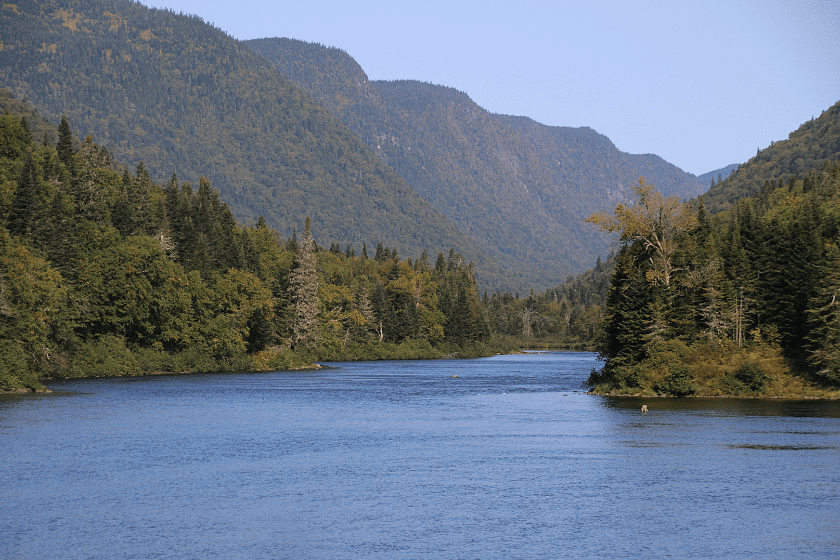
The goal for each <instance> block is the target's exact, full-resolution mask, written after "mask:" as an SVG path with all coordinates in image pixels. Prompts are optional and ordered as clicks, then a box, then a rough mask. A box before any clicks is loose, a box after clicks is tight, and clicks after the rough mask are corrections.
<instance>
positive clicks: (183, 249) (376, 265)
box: [0, 114, 495, 390]
mask: <svg viewBox="0 0 840 560" xmlns="http://www.w3.org/2000/svg"><path fill="white" fill-rule="evenodd" d="M0 149H1V150H2V153H0V187H2V188H1V189H0V390H13V389H17V388H31V389H34V388H37V387H39V386H40V383H41V382H42V381H43V380H44V379H47V378H67V377H78V376H126V375H142V374H147V373H155V372H175V373H180V372H198V371H202V372H208V371H233V370H236V371H243V370H270V369H292V368H299V367H304V366H306V365H308V364H311V363H312V362H313V361H315V360H324V359H406V358H429V357H448V356H451V357H457V356H474V355H487V354H491V353H493V351H494V348H495V347H494V340H493V339H492V338H491V335H490V322H489V318H488V316H487V311H486V307H485V306H484V304H483V303H482V300H481V297H480V294H479V291H478V288H477V285H476V280H475V274H474V270H473V265H472V264H471V263H466V262H465V261H464V259H463V258H462V257H461V255H460V254H458V253H456V252H455V251H450V252H449V255H448V256H444V255H443V254H442V253H441V254H439V255H438V256H437V259H436V260H435V261H434V262H433V261H432V260H431V259H430V257H429V256H428V255H427V254H426V253H425V251H424V252H423V253H422V254H421V255H419V257H418V258H417V260H416V261H415V262H412V260H411V259H410V258H407V259H402V258H401V257H400V256H399V255H398V254H397V251H396V249H392V248H388V247H383V246H382V245H381V244H380V245H379V246H377V247H376V249H375V251H373V250H371V251H370V253H369V251H368V248H367V247H366V246H364V245H363V246H362V247H356V248H354V247H351V246H349V245H347V246H345V247H340V246H338V245H336V244H333V245H332V247H330V249H326V248H324V247H319V246H318V244H317V243H316V241H315V238H314V235H313V231H312V225H311V223H310V221H309V219H308V218H307V220H306V226H305V229H304V231H303V232H301V235H298V234H297V232H295V233H294V234H293V235H292V236H291V237H290V238H281V237H280V236H279V234H278V233H277V232H276V231H273V230H271V229H270V228H268V227H267V226H266V224H265V221H264V220H262V219H260V220H259V221H258V222H257V223H256V224H255V225H252V226H249V227H243V226H240V225H238V224H237V223H236V221H235V220H234V218H233V215H232V213H231V212H230V209H229V208H228V206H227V205H226V204H224V203H223V202H222V201H221V200H220V199H219V195H218V193H217V192H216V191H215V190H214V189H213V188H212V186H211V185H210V182H209V181H208V180H207V179H204V178H202V179H201V181H200V183H199V185H198V187H197V188H194V187H193V186H192V185H191V184H189V183H187V182H179V181H178V178H177V176H176V175H174V174H173V176H172V178H171V180H170V181H169V182H168V184H165V185H157V184H155V183H154V182H153V181H151V179H150V177H149V174H148V171H147V170H146V168H145V166H144V165H143V163H139V164H138V165H137V167H136V168H135V169H133V170H129V169H126V168H124V167H121V166H120V165H118V164H117V163H115V162H114V161H113V160H112V158H111V156H110V154H109V153H108V151H107V150H106V149H104V148H102V147H99V146H98V145H97V144H96V143H95V142H94V141H93V139H92V138H91V137H90V136H88V137H87V138H86V139H85V140H84V141H83V142H78V141H76V140H75V139H74V138H73V135H72V132H71V131H70V128H69V126H68V124H67V121H66V120H64V119H63V120H62V122H61V124H60V126H59V127H58V134H57V142H56V143H55V144H53V142H51V141H50V139H49V137H47V136H44V139H43V140H42V141H35V139H34V138H33V135H32V133H31V129H30V127H29V124H28V121H27V119H26V117H25V116H24V117H19V116H14V115H9V114H6V115H2V116H0Z"/></svg>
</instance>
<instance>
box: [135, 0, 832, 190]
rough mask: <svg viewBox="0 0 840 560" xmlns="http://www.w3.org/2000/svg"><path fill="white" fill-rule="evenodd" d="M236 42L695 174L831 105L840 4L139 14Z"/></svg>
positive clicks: (310, 8)
mask: <svg viewBox="0 0 840 560" xmlns="http://www.w3.org/2000/svg"><path fill="white" fill-rule="evenodd" d="M143 1H144V3H145V4H146V5H149V6H155V7H167V8H170V9H173V10H175V11H176V12H179V11H183V12H184V13H190V14H197V15H199V16H201V17H202V18H204V20H205V21H208V22H211V23H213V24H214V25H215V26H216V27H218V28H220V29H223V30H224V31H226V32H227V33H228V34H230V35H231V36H233V37H236V38H238V39H254V38H259V37H291V38H294V39H301V40H304V41H309V42H315V43H321V44H324V45H328V46H334V47H338V48H341V49H343V50H345V51H346V52H347V53H348V54H350V56H352V57H353V58H354V59H356V61H357V62H358V63H359V64H360V65H361V66H362V68H363V69H364V70H365V72H367V75H368V77H369V78H370V79H371V80H396V79H415V80H422V81H426V82H432V83H435V84H441V85H446V86H450V87H454V88H456V89H459V90H461V91H463V92H465V93H467V94H468V95H469V96H470V97H471V98H472V99H473V100H474V101H475V102H476V103H478V104H479V105H480V106H482V107H484V108H485V109H487V110H489V111H492V112H494V113H503V114H510V115H524V116H528V117H531V118H533V119H534V120H536V121H538V122H541V123H543V124H547V125H555V126H589V127H591V128H593V129H595V130H597V131H598V132H600V133H602V134H604V135H606V136H607V137H609V138H610V139H611V140H612V141H613V142H614V143H615V145H616V146H617V147H618V148H619V149H620V150H622V151H625V152H629V153H634V154H636V153H654V154H657V155H659V156H662V157H663V158H665V159H666V160H667V161H669V162H671V163H673V164H675V165H677V166H678V167H680V168H682V169H683V170H685V171H688V172H690V173H695V174H698V175H699V174H702V173H705V172H708V171H712V170H714V169H718V168H720V167H723V166H725V165H728V164H730V163H741V162H744V161H746V160H747V159H749V158H750V157H752V156H754V155H755V153H756V149H758V148H765V147H767V146H768V145H769V144H770V142H771V141H777V140H783V139H785V138H787V136H788V134H789V133H790V132H792V131H793V130H795V129H796V128H797V127H798V126H799V125H800V124H802V123H804V122H806V121H807V120H809V119H810V118H811V117H812V116H813V117H817V116H819V115H820V113H821V112H822V111H824V110H826V109H828V108H829V107H830V106H831V105H833V104H834V103H836V102H837V101H840V1H837V0H836V1H825V0H811V1H776V0H763V1H738V0H721V1H718V0H715V1H694V2H674V1H673V0H670V1H662V2H644V1H641V0H639V1H636V2H629V1H604V0H592V1H588V2H581V1H574V2H566V1H537V0H517V1H516V2H493V1H492V0H491V1H490V2H488V1H487V0H482V1H476V0H464V1H461V0H448V1H439V0H431V1H422V2H417V1H415V2H410V3H409V2H394V1H393V0H391V1H373V0H357V1H347V0H305V1H301V0H295V1H294V2H288V1H278V0H235V1H230V0H226V1H224V2H222V1H217V0H209V1H208V0H143Z"/></svg>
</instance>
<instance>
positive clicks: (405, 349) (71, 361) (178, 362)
mask: <svg viewBox="0 0 840 560" xmlns="http://www.w3.org/2000/svg"><path fill="white" fill-rule="evenodd" d="M518 350H519V349H518V348H516V347H512V346H511V345H510V344H508V343H507V342H506V341H504V340H500V339H492V340H491V341H489V342H487V343H472V344H465V345H463V346H459V345H456V344H439V345H432V344H431V343H429V341H428V340H425V339H406V340H403V341H401V342H400V343H393V342H375V343H371V344H353V343H349V344H345V345H342V346H340V347H333V348H327V347H315V348H308V349H303V350H297V351H295V350H291V349H289V348H284V347H272V348H269V349H267V350H264V351H261V352H257V353H255V354H239V355H234V356H227V357H215V356H212V355H208V354H207V353H202V352H196V351H192V350H185V351H182V352H179V353H168V352H163V351H156V350H151V349H144V348H140V349H135V350H129V349H128V348H126V347H125V346H124V345H123V344H122V342H121V341H118V340H111V339H109V338H107V337H103V339H102V340H100V341H99V342H97V343H96V344H89V345H85V347H84V348H83V351H80V352H77V353H76V354H75V355H74V356H72V357H67V358H66V359H65V360H64V363H63V364H62V363H56V364H55V367H54V368H53V369H52V370H51V371H47V372H43V374H42V375H41V376H38V377H36V376H34V375H29V376H27V377H23V376H20V377H14V376H10V377H6V378H3V379H0V381H2V383H0V394H26V393H46V392H49V389H48V388H47V386H46V385H45V383H49V382H50V381H63V380H67V379H101V378H110V377H114V378H122V377H145V376H152V375H189V374H199V373H201V374H204V373H239V372H253V373H261V372H270V371H290V372H292V371H302V370H313V369H320V368H322V367H324V366H322V365H320V364H319V363H318V362H362V361H365V362H372V361H382V360H440V359H466V358H480V357H487V356H493V355H496V354H509V353H512V352H515V351H518Z"/></svg>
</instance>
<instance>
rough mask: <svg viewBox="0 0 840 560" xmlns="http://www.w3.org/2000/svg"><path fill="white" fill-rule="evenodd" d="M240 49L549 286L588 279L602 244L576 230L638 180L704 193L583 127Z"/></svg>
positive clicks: (280, 48)
mask: <svg viewBox="0 0 840 560" xmlns="http://www.w3.org/2000/svg"><path fill="white" fill-rule="evenodd" d="M245 44H246V45H247V46H248V47H250V48H252V49H254V50H255V51H256V52H258V53H260V54H262V55H263V56H265V57H266V59H267V60H269V61H271V62H272V63H273V64H274V65H275V67H276V68H277V69H278V71H280V73H281V74H283V75H284V76H286V77H287V78H289V79H290V80H291V81H292V82H293V83H295V84H297V85H298V86H300V87H301V88H303V89H305V90H306V91H308V92H309V93H310V94H311V95H313V97H314V98H315V99H316V101H317V102H318V103H320V104H321V105H322V106H324V107H325V108H326V109H327V110H329V111H331V112H332V113H333V114H335V115H336V116H338V117H339V118H340V119H341V120H342V121H343V122H344V123H345V124H347V126H348V127H350V128H351V130H353V131H354V132H356V133H357V134H358V135H359V137H360V138H361V139H362V140H363V141H365V142H366V143H367V144H368V145H369V146H370V147H371V148H372V149H374V150H375V152H376V153H377V155H379V156H380V158H382V160H383V161H385V162H386V163H388V164H389V165H390V166H391V167H393V168H394V169H395V170H396V171H397V172H398V173H399V174H400V175H401V176H402V177H403V178H404V179H405V180H406V181H407V182H408V183H409V184H410V185H411V186H412V187H414V189H415V190H416V191H417V192H418V193H420V195H421V196H423V198H425V199H426V200H428V201H429V202H431V203H432V204H433V205H434V206H435V207H436V208H438V209H439V210H440V211H441V212H442V213H443V214H444V215H446V216H447V217H449V218H450V219H452V220H453V221H454V222H455V223H456V224H457V225H458V226H459V227H460V228H461V229H462V230H463V231H465V232H466V233H467V234H468V235H470V236H472V237H473V238H474V239H477V240H478V241H480V242H482V243H483V244H484V246H485V247H486V248H488V251H491V254H494V256H497V254H498V253H501V254H502V255H501V256H497V258H498V259H501V260H502V261H503V260H505V258H508V259H513V260H514V262H515V266H523V267H525V266H527V265H528V264H530V263H532V262H533V263H534V264H536V265H537V266H538V267H539V268H540V269H541V270H543V271H546V272H547V274H550V275H552V276H554V277H555V278H565V276H566V275H567V273H568V272H571V271H580V270H585V269H586V268H589V267H591V266H592V262H594V261H595V259H596V258H597V257H598V256H600V255H606V254H607V253H608V252H609V238H608V237H607V236H604V235H602V234H600V233H598V232H597V231H596V230H595V229H594V228H593V227H591V226H590V225H589V224H586V223H585V222H584V218H585V217H586V216H587V215H589V214H591V213H592V212H595V211H601V210H604V209H606V208H608V207H610V206H611V205H614V204H615V203H616V202H622V201H625V200H627V199H629V198H630V197H631V196H632V190H631V185H632V184H633V183H634V182H635V181H637V180H638V179H639V177H642V176H644V177H645V178H646V179H647V180H648V181H649V182H652V183H654V184H656V185H657V187H658V188H660V190H662V191H663V192H664V193H666V194H669V195H670V194H676V195H677V196H680V197H681V198H691V197H693V196H696V195H698V194H700V192H702V190H703V189H704V188H705V187H704V186H703V185H702V184H700V183H699V181H697V179H696V177H694V176H693V175H691V174H688V173H685V172H683V171H682V170H679V169H678V168H676V166H673V165H671V164H668V163H667V162H665V161H664V160H662V158H659V157H658V156H655V155H650V154H641V155H634V154H626V153H624V152H621V151H620V150H618V149H617V148H616V147H615V145H614V144H613V143H612V141H610V140H609V138H607V137H606V136H604V135H602V134H600V133H598V132H597V131H594V130H593V129H591V128H589V127H581V128H572V127H552V126H548V125H543V124H541V123H538V122H536V121H534V120H533V119H531V118H529V117H524V116H511V115H501V114H496V113H490V112H488V111H486V110H484V109H483V108H481V107H480V106H478V105H477V104H476V103H475V102H474V101H473V100H472V99H471V98H470V97H469V95H468V94H467V93H465V92H461V91H459V90H457V89H455V88H451V87H447V86H439V85H434V84H429V83H425V82H419V81H415V80H394V81H370V80H369V79H368V77H367V75H366V74H365V72H364V70H363V69H362V68H361V66H360V65H359V64H358V63H357V62H356V61H355V60H353V59H352V57H351V56H350V55H349V54H347V53H346V52H345V51H343V50H341V49H336V48H334V47H324V46H323V45H317V44H311V43H306V42H303V41H298V40H294V39H282V38H273V39H254V40H250V41H245ZM494 248H495V249H496V250H497V252H498V253H492V251H493V249H494ZM549 284H550V282H549ZM555 284H556V282H555Z"/></svg>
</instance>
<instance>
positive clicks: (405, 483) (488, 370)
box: [0, 353, 840, 559]
mask: <svg viewBox="0 0 840 560" xmlns="http://www.w3.org/2000/svg"><path fill="white" fill-rule="evenodd" d="M331 365H332V366H334V368H331V369H324V370H319V371H314V372H303V373H300V372H299V373H270V374H224V375H221V374H216V375H195V376H162V377H154V378H140V379H108V380H84V381H75V382H65V383H55V384H53V385H51V388H52V389H53V390H54V393H52V394H49V395H43V396H26V397H18V396H14V397H12V396H5V397H0V558H33V559H34V558H225V559H227V558H243V559H245V558H248V559H250V558H295V559H298V558H301V559H305V558H315V559H357V558H358V559H377V558H388V559H401V558H459V559H461V558H464V559H468V558H475V559H496V558H497V559H515V558H595V557H604V558H630V557H633V558H637V557H639V556H643V557H647V558H839V557H840V402H836V401H835V402H815V401H807V402H803V401H759V400H740V399H721V400H710V399H697V400H692V399H647V400H643V399H617V398H605V397H597V396H591V395H586V394H584V392H583V391H584V389H583V388H582V386H581V384H582V382H583V380H585V379H586V377H587V376H588V374H589V371H590V370H591V369H592V368H593V367H595V366H596V365H597V362H596V358H595V356H594V355H593V354H587V353H538V354H529V355H524V356H499V357H494V358H486V359H479V360H445V361H430V362H425V361H423V362H374V363H342V364H331ZM456 375H457V377H453V376H456ZM641 404H647V405H648V407H649V409H650V412H649V413H648V414H646V415H643V414H641V413H640V412H639V409H640V407H641Z"/></svg>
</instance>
